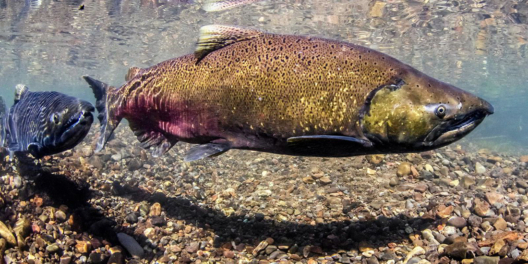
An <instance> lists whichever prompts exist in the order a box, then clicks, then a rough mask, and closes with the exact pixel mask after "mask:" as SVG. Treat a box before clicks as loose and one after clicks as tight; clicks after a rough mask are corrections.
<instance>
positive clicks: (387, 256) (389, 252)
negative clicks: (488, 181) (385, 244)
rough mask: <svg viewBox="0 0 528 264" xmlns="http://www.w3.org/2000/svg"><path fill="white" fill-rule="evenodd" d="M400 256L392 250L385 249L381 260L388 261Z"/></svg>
mask: <svg viewBox="0 0 528 264" xmlns="http://www.w3.org/2000/svg"><path fill="white" fill-rule="evenodd" d="M397 258H398V256H396V253H394V251H392V250H390V249H389V250H385V251H384V252H383V253H381V256H380V260H383V261H388V260H391V259H397Z"/></svg>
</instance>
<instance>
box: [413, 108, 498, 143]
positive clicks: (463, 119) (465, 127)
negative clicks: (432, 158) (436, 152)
mask: <svg viewBox="0 0 528 264" xmlns="http://www.w3.org/2000/svg"><path fill="white" fill-rule="evenodd" d="M477 105H478V107H475V108H474V109H472V110H470V111H468V112H467V113H465V114H458V115H456V116H455V117H453V118H451V119H449V120H446V121H445V122H443V123H441V124H439V125H438V126H436V127H435V128H434V129H433V130H432V131H431V132H430V133H429V134H428V135H427V136H426V137H425V139H424V141H423V142H421V143H419V144H421V145H422V146H424V147H430V148H437V147H442V146H445V145H447V144H450V143H452V142H454V141H457V140H459V139H461V138H463V137H464V136H466V135H467V134H469V133H470V132H471V131H473V129H475V128H476V127H477V126H478V125H479V124H480V123H481V122H482V121H483V120H484V118H485V117H486V116H488V115H491V114H493V113H494V111H495V110H494V108H493V106H492V105H491V104H490V103H488V102H487V101H485V100H482V99H480V98H479V103H478V104H477Z"/></svg>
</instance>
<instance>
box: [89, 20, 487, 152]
mask: <svg viewBox="0 0 528 264" xmlns="http://www.w3.org/2000/svg"><path fill="white" fill-rule="evenodd" d="M84 78H85V80H86V81H87V82H88V83H89V84H90V86H91V88H92V89H93V91H94V94H95V96H96V99H97V104H96V108H97V109H98V111H99V112H100V114H99V120H100V121H101V136H100V139H99V141H98V143H97V150H101V149H102V148H103V147H104V145H105V143H106V141H107V140H108V138H109V137H110V136H111V134H112V132H113V131H114V129H115V128H116V127H117V125H118V124H119V122H120V120H121V119H123V118H126V119H127V120H128V121H129V124H130V128H131V129H132V130H133V131H134V133H135V135H136V136H137V138H138V140H139V141H140V142H141V143H142V146H143V147H145V148H150V149H151V150H152V154H153V156H159V155H161V154H163V153H165V152H166V151H168V150H169V149H170V148H171V147H172V146H173V145H174V144H175V143H176V142H178V141H184V142H189V143H194V144H199V145H197V146H194V147H193V148H191V150H190V151H189V153H187V155H186V157H185V160H186V161H192V160H197V159H201V158H204V157H208V156H213V155H218V154H221V153H223V152H225V151H227V150H229V149H249V150H257V151H265V152H272V153H279V154H288V155H303V156H321V157H344V156H353V155H361V154H373V153H403V152H416V151H425V150H430V149H435V148H438V147H442V146H445V145H447V144H449V143H452V142H454V141H456V140H458V139H460V138H462V137H463V136H465V135H467V134H468V133H469V132H471V131H472V130H473V129H475V127H476V126H477V125H478V124H480V123H481V122H482V120H483V119H484V118H485V117H486V116H487V115H489V114H492V113H493V107H492V106H491V105H490V104H489V103H488V102H486V101H484V100H482V99H480V98H478V97H476V96H474V95H472V94H470V93H468V92H465V91H463V90H460V89H458V88H456V87H454V86H452V85H449V84H446V83H443V82H440V81H438V80H436V79H433V78H431V77H429V76H427V75H425V74H423V73H421V72H419V71H418V70H416V69H414V68H412V67H411V66H408V65H406V64H404V63H402V62H400V61H398V60H396V59H394V58H392V57H390V56H388V55H386V54H383V53H380V52H377V51H374V50H371V49H368V48H365V47H362V46H358V45H354V44H350V43H346V42H340V41H334V40H327V39H322V38H315V37H307V36H293V35H279V34H269V33H264V32H261V31H258V30H249V29H243V28H236V27H228V26H217V25H213V26H205V27H203V28H202V29H201V30H200V38H199V41H198V44H197V48H196V50H195V53H194V54H189V55H186V56H182V57H179V58H175V59H171V60H167V61H164V62H162V63H160V64H157V65H155V66H152V67H150V68H146V69H139V68H132V69H131V70H130V71H129V73H128V75H127V82H126V83H125V84H124V85H123V86H121V87H120V88H119V89H116V88H114V87H111V86H108V85H106V84H105V83H102V82H100V81H97V80H95V79H93V78H91V77H87V76H85V77H84Z"/></svg>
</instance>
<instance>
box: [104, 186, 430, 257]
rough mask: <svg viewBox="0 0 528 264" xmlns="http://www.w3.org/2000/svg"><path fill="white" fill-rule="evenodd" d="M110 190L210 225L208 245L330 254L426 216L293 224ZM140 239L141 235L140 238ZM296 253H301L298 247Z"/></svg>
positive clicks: (393, 233) (401, 233) (398, 236)
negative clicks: (269, 243)
mask: <svg viewBox="0 0 528 264" xmlns="http://www.w3.org/2000/svg"><path fill="white" fill-rule="evenodd" d="M113 188H114V189H116V188H117V191H114V194H116V195H118V196H122V197H124V198H127V199H131V200H133V201H136V202H141V201H148V202H151V203H154V202H159V203H160V204H161V205H162V207H163V209H164V211H165V212H166V214H167V216H169V217H172V218H175V219H179V220H185V221H186V222H187V223H189V224H194V225H196V226H197V227H201V228H204V230H207V229H213V231H214V235H215V241H214V246H215V247H217V248H218V247H222V246H223V245H225V243H228V244H231V241H234V242H235V244H240V243H244V244H246V245H249V246H257V245H258V244H259V242H260V241H263V240H265V239H266V238H269V237H271V238H273V239H274V241H275V242H274V245H277V246H279V245H289V246H292V245H295V244H296V245H297V246H298V247H299V248H302V247H304V246H312V247H311V251H310V252H312V253H316V254H317V253H319V254H321V255H324V254H332V253H336V252H338V251H339V250H350V249H353V248H355V249H357V248H358V246H359V243H360V242H367V244H368V246H369V247H371V248H377V247H386V246H387V244H388V243H390V242H396V243H397V242H401V241H402V240H408V239H409V233H407V232H412V233H420V231H421V230H424V229H427V228H430V227H431V226H432V224H433V222H434V220H431V219H422V218H409V217H407V216H405V215H397V216H394V217H390V218H387V217H383V216H381V217H378V218H377V219H375V220H367V221H357V222H354V221H339V222H337V221H334V222H328V223H322V224H317V225H307V224H298V223H294V222H288V221H282V222H280V221H275V220H273V219H265V217H264V216H263V215H260V216H255V217H249V218H247V217H243V216H226V215H225V214H224V213H223V212H222V211H220V210H216V209H212V208H207V207H202V206H198V205H196V204H193V202H192V201H191V200H189V199H186V198H181V197H167V196H165V195H164V194H161V193H156V194H151V193H149V192H147V191H145V190H143V189H140V188H137V187H132V186H127V185H125V186H120V185H119V183H117V182H114V186H113ZM142 239H145V238H144V237H143V238H142ZM298 254H299V255H302V254H303V252H302V251H301V252H298Z"/></svg>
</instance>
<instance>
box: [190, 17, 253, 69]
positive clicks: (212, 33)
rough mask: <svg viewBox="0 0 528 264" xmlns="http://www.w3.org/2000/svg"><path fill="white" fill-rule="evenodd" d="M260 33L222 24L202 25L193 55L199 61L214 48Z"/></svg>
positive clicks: (250, 37) (251, 37)
mask: <svg viewBox="0 0 528 264" xmlns="http://www.w3.org/2000/svg"><path fill="white" fill-rule="evenodd" d="M262 34H263V32H262V31H259V30H255V29H245V28H240V27H232V26H222V25H209V26H203V27H202V28H200V38H199V39H198V44H197V45H196V49H195V50H194V56H196V58H197V59H198V61H200V60H201V59H203V58H204V57H205V56H207V54H209V53H211V52H213V51H215V50H218V49H221V48H223V47H226V46H229V45H231V44H233V43H236V42H239V41H244V40H249V39H253V38H257V37H259V36H261V35H262Z"/></svg>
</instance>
